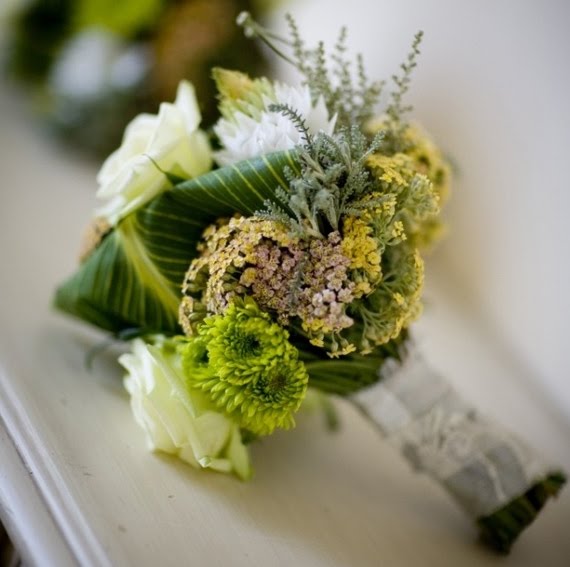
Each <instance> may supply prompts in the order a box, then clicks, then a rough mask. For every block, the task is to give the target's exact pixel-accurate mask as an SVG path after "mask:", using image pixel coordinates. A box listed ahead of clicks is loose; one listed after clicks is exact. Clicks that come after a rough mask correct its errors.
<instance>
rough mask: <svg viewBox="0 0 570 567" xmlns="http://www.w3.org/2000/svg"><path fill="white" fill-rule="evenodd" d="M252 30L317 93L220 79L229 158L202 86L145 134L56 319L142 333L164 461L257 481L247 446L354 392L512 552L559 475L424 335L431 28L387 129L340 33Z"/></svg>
mask: <svg viewBox="0 0 570 567" xmlns="http://www.w3.org/2000/svg"><path fill="white" fill-rule="evenodd" d="M238 22H239V23H240V24H241V25H243V26H244V28H245V31H246V34H247V35H250V36H257V37H259V38H260V39H262V40H263V41H265V42H266V43H267V44H268V45H269V46H270V47H271V48H272V49H274V50H275V51H277V52H278V53H279V54H280V55H281V56H283V57H285V58H286V59H287V60H289V61H290V62H291V63H292V64H293V65H294V66H295V67H296V68H297V70H298V71H299V73H300V75H301V78H302V83H301V85H300V86H292V85H287V84H282V83H279V82H274V81H270V80H269V79H267V78H264V77H261V78H250V77H249V76H247V75H245V74H243V73H241V72H239V71H233V70H227V69H221V68H217V69H214V70H213V76H214V79H215V83H216V86H217V90H218V100H219V110H220V114H221V118H220V120H219V121H218V122H217V123H216V125H215V126H214V129H213V131H214V135H215V140H214V144H211V142H210V139H209V138H208V136H207V135H206V133H205V132H203V131H202V130H201V129H200V120H201V116H200V112H199V109H198V104H197V102H196V98H195V94H194V89H193V87H192V85H190V84H189V83H187V82H182V83H181V84H180V86H179V88H178V93H177V97H176V100H175V102H174V103H172V104H170V103H163V104H162V105H161V107H160V110H159V112H158V114H157V115H148V114H145V115H140V116H139V117H137V118H136V119H135V120H134V121H133V122H131V124H130V125H129V126H128V128H127V130H126V132H125V136H124V138H123V143H122V145H121V147H120V148H119V149H118V150H117V151H116V152H115V153H114V154H112V155H111V156H110V157H109V158H108V159H107V161H106V162H105V164H104V165H103V167H102V169H101V172H100V174H99V179H98V180H99V184H100V189H99V197H101V198H102V200H103V201H104V203H103V204H102V206H101V208H100V210H99V211H98V212H97V215H96V218H95V220H94V221H93V224H92V226H91V229H90V231H89V233H88V236H87V239H86V242H85V245H84V249H83V253H82V258H83V262H82V265H81V266H80V268H79V270H78V271H77V273H76V274H75V275H74V276H73V277H72V278H71V279H70V280H68V281H67V282H66V283H65V284H64V285H63V286H62V287H61V288H60V289H59V290H58V292H57V295H56V304H57V306H58V307H59V308H60V309H62V310H64V311H66V312H68V313H70V314H73V315H75V316H77V317H80V318H82V319H84V320H86V321H88V322H90V323H92V324H95V325H97V326H99V327H100V328H102V329H105V330H107V331H110V332H112V333H114V334H115V335H116V336H118V337H119V338H122V339H133V343H132V352H131V353H129V354H125V355H123V356H122V357H121V358H120V362H121V364H122V365H123V366H124V367H125V369H126V370H127V376H126V378H125V386H126V388H127V390H128V391H129V393H130V394H131V401H132V409H133V412H134V415H135V418H136V420H137V422H138V423H139V424H140V425H141V427H142V428H143V429H144V430H145V432H146V435H147V439H148V442H149V446H150V447H151V448H152V449H158V450H162V451H166V452H169V453H174V454H176V455H178V456H179V457H180V458H182V459H183V460H185V461H187V462H188V463H190V464H192V465H193V466H196V467H202V468H212V469H215V470H218V471H225V472H234V473H235V474H236V475H238V476H239V477H241V478H247V477H249V476H250V474H251V465H250V462H249V457H248V451H247V444H248V443H250V442H252V441H253V440H255V439H256V438H258V437H262V436H267V435H270V434H271V433H273V432H274V431H275V430H276V429H278V428H281V429H289V428H291V427H293V426H294V424H295V414H296V412H297V411H298V410H299V408H300V406H301V404H302V403H303V400H304V399H305V397H306V395H307V390H308V388H309V387H310V388H314V389H318V390H320V391H322V392H325V393H328V394H335V395H339V396H343V397H348V398H349V399H350V400H351V401H353V402H354V403H355V404H357V406H358V407H359V408H361V409H362V410H363V411H364V413H365V415H367V416H368V417H369V418H370V419H371V420H372V421H373V422H374V423H375V424H376V425H377V426H378V427H379V428H380V430H381V431H382V432H383V433H384V434H385V435H386V436H387V437H388V438H389V439H390V440H391V441H392V442H393V443H394V444H395V445H396V446H397V447H399V448H400V449H401V451H402V453H403V455H404V456H405V457H406V458H407V459H408V460H409V461H410V462H411V463H412V464H413V465H414V466H415V467H417V468H418V469H420V470H423V471H424V472H427V473H428V474H430V475H431V476H432V477H433V478H435V479H436V480H437V481H438V482H440V483H441V484H442V486H444V487H445V488H446V489H447V490H448V491H449V492H450V493H451V494H452V495H453V496H454V498H456V499H457V500H458V502H459V504H460V505H461V506H462V507H463V508H464V509H465V510H466V511H467V512H468V513H469V514H470V515H471V516H472V517H473V518H474V519H476V520H477V522H478V524H479V526H480V528H481V533H482V535H483V537H484V538H485V540H486V541H487V542H488V543H490V544H491V545H492V546H493V547H495V548H497V549H499V550H501V551H505V550H508V548H509V547H510V545H511V543H512V542H513V541H514V539H515V538H516V537H517V536H518V534H519V533H520V531H521V530H522V529H523V528H524V527H525V526H526V525H528V524H529V523H530V522H531V521H532V520H533V519H534V517H535V516H536V514H537V513H538V511H539V510H540V508H541V507H542V505H543V504H544V502H545V501H546V499H547V498H548V497H549V496H551V495H553V494H555V493H556V492H557V491H558V489H559V488H560V486H561V484H562V483H563V481H564V477H563V475H562V474H561V473H559V472H558V471H557V470H556V469H552V470H551V469H550V468H548V467H546V466H544V465H543V464H542V461H541V460H540V459H539V458H537V457H536V455H535V454H534V452H533V451H530V450H527V449H526V447H524V444H523V443H521V442H520V441H519V440H517V439H516V438H515V437H513V436H511V435H509V434H506V433H505V432H504V431H503V430H502V429H501V428H499V427H497V426H495V425H493V424H491V423H489V422H488V421H487V420H485V419H484V418H482V417H480V416H479V415H478V414H477V412H476V411H475V410H474V409H473V408H472V407H471V406H470V405H469V404H466V403H464V402H463V401H462V400H461V399H460V398H459V397H458V396H457V395H456V394H455V393H454V392H453V391H452V389H451V388H449V386H448V385H447V384H446V383H445V382H444V381H443V380H441V378H439V377H437V376H436V375H434V374H433V373H432V372H430V371H429V370H428V369H427V368H426V367H425V365H424V363H423V362H422V359H421V357H420V356H418V355H417V353H416V352H415V351H414V348H413V345H412V344H411V341H410V339H409V333H408V328H409V326H410V325H411V323H412V322H413V321H414V320H416V319H417V318H418V317H419V316H420V314H421V311H422V302H421V295H422V287H423V281H424V264H423V259H422V252H423V250H425V249H426V248H427V247H429V246H430V245H432V244H433V242H434V241H435V240H436V239H437V237H438V235H439V234H440V232H441V225H440V221H439V212H440V208H441V206H442V205H443V203H444V202H445V200H446V198H447V195H448V188H449V181H450V168H449V165H448V164H447V162H446V161H445V159H444V158H443V156H442V154H441V152H440V151H439V150H438V148H437V147H436V146H435V145H434V143H433V142H432V141H431V139H430V138H429V137H428V136H427V135H426V134H425V133H424V132H423V131H422V130H421V128H419V127H418V126H415V125H412V124H410V123H408V122H407V120H406V116H407V113H408V111H409V108H408V107H407V106H405V105H404V102H403V97H404V95H405V93H406V91H407V90H408V87H409V84H410V76H411V73H412V71H413V69H414V67H415V65H416V57H417V55H418V53H419V51H418V47H419V44H420V41H421V34H417V36H416V38H415V40H414V42H413V45H412V50H411V52H410V54H409V56H408V58H407V60H406V61H405V63H404V64H403V65H402V67H401V73H400V74H399V75H397V76H395V77H393V81H394V88H393V89H392V90H391V92H389V93H388V102H387V104H386V105H385V108H384V110H383V112H381V113H379V114H378V113H377V110H376V106H377V105H378V103H379V100H380V94H381V90H382V84H381V83H376V82H371V81H369V80H368V78H367V75H366V72H365V68H364V65H363V62H362V60H361V59H360V58H358V59H357V61H356V62H354V63H353V62H351V61H349V60H348V58H347V57H346V45H345V39H346V37H345V33H344V31H343V32H342V33H341V35H340V37H339V40H338V42H337V44H336V46H335V47H334V50H333V51H332V54H330V55H329V54H328V53H327V52H326V51H325V48H324V46H323V45H322V44H319V45H318V46H317V47H316V48H308V47H307V46H306V45H305V43H304V41H303V40H302V38H301V36H300V34H299V32H298V30H297V27H296V25H295V23H294V21H293V20H292V19H291V18H290V19H289V27H290V38H289V39H282V38H279V37H276V36H275V35H274V34H272V33H271V32H269V31H267V30H265V29H263V28H262V27H261V26H259V25H258V24H257V23H256V22H255V21H254V20H253V19H252V18H251V16H249V14H247V13H244V14H242V15H240V17H239V19H238ZM282 45H284V46H285V47H284V49H285V50H286V51H287V53H283V52H282ZM134 337H136V338H134Z"/></svg>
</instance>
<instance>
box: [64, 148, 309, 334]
mask: <svg viewBox="0 0 570 567" xmlns="http://www.w3.org/2000/svg"><path fill="white" fill-rule="evenodd" d="M285 167H290V168H291V169H293V171H296V172H298V170H299V166H298V164H297V162H296V159H295V152H292V151H285V152H277V153H273V154H268V155H265V156H262V157H260V158H256V159H253V160H247V161H242V162H239V163H236V164H234V165H231V166H227V167H224V168H221V169H217V170H214V171H211V172H209V173H207V174H205V175H202V176H200V177H198V178H195V179H191V180H189V181H184V182H183V183H180V184H178V185H176V186H175V187H174V188H173V189H171V190H167V191H165V192H164V193H162V194H161V195H159V196H158V197H156V198H155V199H153V200H152V201H151V202H150V203H149V204H147V205H146V206H144V207H143V208H141V209H140V210H138V211H136V212H135V213H132V214H131V215H129V216H128V217H126V218H125V219H123V220H122V221H121V222H120V223H119V224H118V225H117V227H116V228H115V229H114V230H113V231H112V232H111V233H110V234H108V235H107V236H106V237H105V238H104V240H103V242H102V243H101V244H100V245H99V246H98V248H97V249H96V250H94V251H93V252H92V253H91V255H90V256H89V257H88V258H87V260H86V261H85V262H84V263H83V264H82V265H81V266H80V267H79V269H78V270H77V272H76V273H75V274H74V275H73V276H72V277H71V278H70V279H69V280H67V281H66V282H65V283H64V284H63V285H62V286H61V287H60V288H59V289H58V290H57V292H56V296H55V305H56V307H57V308H59V309H61V310H62V311H64V312H66V313H68V314H71V315H74V316H76V317H79V318H80V319H83V320H84V321H87V322H89V323H91V324H94V325H96V326H98V327H100V328H102V329H105V330H107V331H111V332H113V333H120V332H121V331H123V330H125V329H128V328H133V327H136V328H140V329H141V330H142V331H148V332H161V333H166V334H169V333H177V332H180V329H179V326H178V303H179V301H180V298H181V285H182V280H183V278H184V274H185V273H186V270H187V269H188V266H189V264H190V262H191V261H192V259H193V258H195V256H196V254H197V250H196V246H197V244H198V242H199V241H200V239H201V236H202V233H203V231H204V229H205V228H206V227H207V226H208V225H209V224H210V223H212V222H214V221H215V220H216V219H217V218H220V217H228V216H231V215H233V214H235V213H240V214H244V215H251V214H253V213H254V212H255V211H257V210H259V209H261V208H262V207H263V203H264V201H265V200H267V199H273V198H274V195H275V191H276V189H277V188H278V187H282V188H284V189H287V187H288V183H287V180H286V178H285V176H284V173H283V171H284V169H285Z"/></svg>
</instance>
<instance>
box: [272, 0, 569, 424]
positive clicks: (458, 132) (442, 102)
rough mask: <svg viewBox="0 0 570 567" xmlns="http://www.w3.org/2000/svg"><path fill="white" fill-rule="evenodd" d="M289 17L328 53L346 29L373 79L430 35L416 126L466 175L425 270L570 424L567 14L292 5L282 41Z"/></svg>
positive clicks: (473, 5)
mask: <svg viewBox="0 0 570 567" xmlns="http://www.w3.org/2000/svg"><path fill="white" fill-rule="evenodd" d="M283 12H291V13H293V14H294V15H295V17H296V19H297V21H298V24H299V26H300V28H301V31H302V33H303V34H304V36H305V37H307V38H313V39H314V41H317V40H318V39H323V40H325V42H327V43H328V44H329V45H332V44H333V43H334V40H335V38H336V34H337V31H338V29H339V28H340V27H341V26H342V25H346V26H348V29H349V44H350V46H351V48H353V49H354V50H355V51H358V52H362V53H363V54H364V56H365V61H366V64H367V67H368V69H369V71H370V75H371V76H372V77H375V78H376V77H378V78H388V77H390V76H391V74H393V73H394V71H396V70H397V68H398V65H399V64H400V62H401V61H403V59H404V57H405V55H406V54H407V53H408V51H409V46H410V43H411V40H412V37H413V35H414V33H415V32H416V31H417V30H420V29H422V30H424V32H425V36H424V41H423V46H422V55H421V57H420V61H419V66H418V68H417V69H416V72H415V75H414V79H413V84H412V89H411V92H410V95H409V100H410V102H411V103H413V104H414V107H415V109H414V112H413V116H414V118H416V119H417V120H418V121H420V122H421V123H422V124H423V125H424V126H425V127H426V128H427V129H428V130H429V131H430V132H431V133H432V135H433V136H434V138H435V139H436V141H437V142H438V143H439V145H440V146H441V147H442V148H443V149H444V150H445V151H446V152H447V153H449V154H450V155H451V156H452V157H453V160H454V161H455V162H456V163H457V166H458V167H459V170H460V172H459V174H458V175H457V176H456V179H455V182H454V193H453V197H452V200H451V202H450V203H449V205H448V207H447V218H448V221H449V225H450V232H449V236H448V238H447V240H446V241H445V242H444V244H443V245H440V248H439V249H438V250H437V252H436V254H435V255H434V257H433V258H432V263H431V270H432V271H434V270H437V271H439V272H443V273H444V274H445V277H446V278H451V279H452V280H453V284H454V285H455V286H456V287H457V290H458V293H460V294H462V295H463V297H464V300H465V301H466V302H470V303H472V304H473V305H475V306H476V307H477V309H480V310H481V312H482V315H483V317H484V318H485V319H486V320H487V322H488V332H489V334H490V336H491V337H492V338H493V340H496V341H502V343H503V345H502V346H503V348H505V349H508V350H510V351H511V353H512V354H513V355H515V356H516V357H517V358H518V360H519V361H520V362H521V363H522V364H523V365H524V366H525V367H526V369H527V370H528V373H527V374H529V375H532V376H534V378H535V379H536V380H537V381H538V382H539V383H541V384H542V385H543V386H544V387H545V388H546V390H547V392H548V395H549V396H550V397H551V398H552V400H553V401H554V402H555V403H556V404H557V405H558V407H559V408H561V409H562V411H563V412H564V413H565V414H566V415H567V416H570V356H569V352H568V347H567V342H568V336H569V332H568V325H569V322H570V299H569V295H570V293H569V292H570V254H569V252H568V248H569V247H570V236H569V232H568V230H569V224H570V221H569V220H568V219H567V217H568V215H569V213H570V188H569V187H568V185H569V183H568V180H569V175H568V173H567V171H568V167H569V162H570V156H569V153H570V109H569V103H568V92H569V90H570V64H569V63H568V58H569V56H570V33H569V32H568V29H569V26H570V2H568V1H564V0H560V1H556V0H551V1H544V2H538V1H532V0H526V1H521V0H501V1H491V0H485V1H482V2H467V1H457V0H455V1H454V0H431V1H429V2H426V1H422V0H400V1H398V2H395V1H389V0H350V2H346V1H342V0H299V1H297V2H295V1H292V2H286V3H284V5H283V6H282V7H281V9H280V10H279V11H278V13H277V14H276V17H275V19H274V22H275V24H274V25H275V26H276V27H279V28H280V29H282V30H283V29H284V25H283V22H282V19H281V16H280V15H281V14H282V13H283ZM281 72H282V74H283V75H284V76H290V69H288V68H287V64H282V70H281Z"/></svg>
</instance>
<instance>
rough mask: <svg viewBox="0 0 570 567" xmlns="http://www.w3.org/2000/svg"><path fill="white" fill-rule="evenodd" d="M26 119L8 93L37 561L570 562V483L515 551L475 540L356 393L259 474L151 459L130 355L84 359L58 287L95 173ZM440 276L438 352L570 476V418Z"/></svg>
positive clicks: (16, 462)
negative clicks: (127, 383)
mask: <svg viewBox="0 0 570 567" xmlns="http://www.w3.org/2000/svg"><path fill="white" fill-rule="evenodd" d="M23 115H24V112H23V110H22V108H21V106H20V103H18V102H17V101H16V99H15V97H14V96H13V95H11V96H9V95H6V94H5V93H4V94H2V93H0V117H1V128H0V142H1V145H0V147H1V148H2V151H1V152H0V175H1V184H2V185H1V190H0V293H1V296H0V368H1V371H0V414H1V416H2V420H3V422H4V426H5V432H0V459H1V465H0V466H1V474H0V501H1V503H2V508H1V510H2V512H0V513H1V514H2V519H3V521H6V522H7V524H8V527H9V529H10V530H11V532H12V534H15V536H16V539H17V541H18V542H21V543H22V545H24V546H25V552H26V554H27V556H28V558H29V559H30V560H31V562H32V563H36V564H38V565H65V564H67V563H73V562H76V563H79V564H81V565H137V566H140V565H143V566H144V565H163V566H167V565H212V566H217V565H219V566H228V565H232V566H242V565H243V566H246V565H247V566H250V565H260V566H273V565H280V566H281V565H282V566H289V565H303V566H305V565H311V566H347V565H350V566H377V565H389V566H408V565H425V566H431V565H433V566H438V567H441V566H446V565H450V566H456V565H462V566H487V565H498V564H501V565H504V566H515V565H516V566H517V567H519V566H525V565H529V566H531V565H533V566H534V565H541V566H557V565H560V566H562V565H568V564H569V563H570V539H569V538H568V537H567V534H568V526H569V525H570V490H566V491H565V492H564V493H563V495H562V497H561V498H560V499H559V500H558V501H557V502H554V503H551V504H550V505H549V506H548V507H547V509H546V510H545V512H544V514H543V516H542V517H541V518H540V519H539V521H538V522H537V523H536V524H535V525H534V526H533V527H532V528H531V529H529V530H528V532H527V533H525V534H524V536H523V537H522V539H521V540H520V541H519V543H518V544H517V546H516V547H515V549H514V551H513V553H512V555H511V556H510V557H508V558H507V559H499V558H497V557H496V556H494V555H493V554H491V553H490V552H488V551H487V550H485V549H483V548H481V547H479V546H478V545H477V544H476V543H475V542H474V536H475V531H474V529H473V527H472V526H471V525H470V523H469V521H468V520H466V519H465V518H464V517H463V516H462V514H461V513H460V512H459V511H458V510H457V509H456V508H455V505H454V504H453V502H451V501H450V500H449V498H448V497H447V495H445V494H443V493H442V492H441V491H440V490H439V489H438V488H437V487H436V486H434V485H433V484H432V483H431V481H430V480H428V479H425V478H422V477H418V476H416V475H415V474H414V473H412V472H411V471H410V470H408V468H407V466H406V465H405V464H404V463H403V462H402V460H401V459H400V457H399V456H398V455H397V454H395V453H394V452H393V450H392V449H391V448H390V447H388V446H387V445H386V444H385V443H384V442H383V441H382V439H380V438H379V437H378V435H377V434H376V432H375V430H374V429H373V428H372V427H371V426H370V425H369V424H368V423H366V422H365V421H364V420H363V418H362V417H361V416H360V415H358V414H357V413H356V412H355V411H354V410H353V409H352V408H350V407H348V406H347V405H346V404H342V403H341V404H339V408H340V411H341V416H342V420H343V429H342V431H341V432H340V433H338V434H336V435H331V434H329V433H327V432H326V431H325V430H324V427H323V426H322V424H321V423H320V421H319V420H318V419H317V418H316V417H314V416H313V417H305V418H302V419H299V422H300V423H299V427H298V428H297V429H296V430H294V431H292V432H289V433H280V434H277V435H275V436H274V437H273V438H269V439H266V440H264V441H263V442H262V443H258V444H257V445H256V446H255V447H254V448H253V459H254V464H255V469H256V476H255V478H254V479H253V481H251V482H249V483H241V482H239V481H237V480H235V479H234V478H230V477H226V476H223V475H220V474H215V473H208V472H198V471H195V470H193V469H191V468H189V467H187V466H185V465H183V464H181V463H178V462H176V461H174V460H172V459H169V458H167V457H158V456H155V455H151V454H149V453H147V451H146V449H145V447H144V441H143V437H142V435H141V432H140V431H139V430H138V429H137V427H136V425H135V424H134V422H133V420H132V419H131V415H130V409H129V405H128V401H127V397H126V395H125V393H124V392H123V390H122V386H121V372H120V370H119V369H118V367H117V366H116V364H115V362H114V358H113V356H112V355H111V354H108V355H105V356H102V357H101V358H99V359H98V360H97V361H96V363H95V367H94V370H93V371H92V372H91V373H89V372H88V371H87V370H86V369H85V366H84V357H85V353H86V352H87V350H88V349H89V348H90V347H91V346H93V345H94V344H96V343H97V341H98V340H100V338H101V335H99V334H98V333H97V332H93V331H92V330H89V329H87V328H86V327H84V326H82V325H80V324H77V323H75V322H72V321H70V320H67V319H65V318H64V317H63V316H60V315H59V314H56V313H54V312H52V311H51V309H50V298H51V294H52V290H53V288H54V286H55V285H56V284H57V283H58V282H59V281H60V280H61V279H62V278H64V277H65V276H66V275H68V274H69V273H70V272H71V271H72V269H73V267H74V257H75V253H76V250H77V247H78V236H79V233H80V231H81V228H82V226H83V224H84V222H85V220H86V219H87V218H88V216H89V214H90V210H91V207H92V205H93V201H92V192H93V190H94V172H95V170H94V169H93V168H92V167H91V166H88V165H86V164H82V163H80V162H78V161H76V159H75V158H76V156H72V155H67V154H66V152H65V151H64V150H62V149H60V148H57V147H55V146H54V145H53V144H51V143H50V142H49V141H48V140H47V139H45V138H41V137H38V133H37V132H36V131H34V130H33V129H32V127H31V126H30V125H29V124H28V122H27V121H26V120H24V118H23ZM429 277H430V289H429V291H428V301H429V306H428V309H427V311H426V316H425V318H424V319H423V321H422V322H421V323H420V324H419V325H418V336H419V339H420V342H421V344H422V345H423V348H424V349H425V350H424V352H425V354H426V356H427V358H428V359H429V360H431V362H432V363H433V364H434V366H436V367H437V368H438V369H440V370H442V371H443V372H445V373H446V375H448V376H449V377H450V379H452V380H453V381H454V382H455V383H456V384H457V385H458V387H459V388H460V389H461V391H462V392H464V393H465V395H467V396H470V397H471V398H472V399H473V400H474V401H476V402H477V403H478V404H479V405H480V407H482V408H483V409H485V410H486V411H487V412H488V413H489V414H491V415H495V416H500V418H501V419H502V421H503V422H505V423H507V424H509V425H510V426H511V427H513V428H516V429H517V430H519V431H520V433H521V434H522V435H524V436H526V437H527V438H528V439H529V440H530V441H532V442H533V443H534V444H535V445H537V446H539V447H541V448H542V450H543V451H544V453H545V454H546V455H547V456H548V457H550V458H552V459H553V460H554V461H558V462H560V463H561V464H563V465H565V466H566V468H567V469H568V470H570V451H569V434H570V427H569V424H568V423H566V422H564V421H563V419H562V418H561V417H560V416H559V415H558V414H556V412H555V411H554V410H553V408H552V407H551V406H549V405H548V403H547V402H546V401H545V399H544V398H543V396H542V393H541V392H540V391H538V390H537V389H536V387H534V388H533V387H532V386H530V381H528V380H527V376H526V375H525V374H526V370H525V369H524V368H521V367H520V365H519V364H518V362H517V361H516V360H514V359H512V358H511V357H510V356H509V352H506V351H504V350H502V349H501V343H500V337H497V336H495V335H494V332H493V330H492V329H491V330H489V329H487V328H486V327H485V324H484V322H482V321H480V320H479V318H478V315H477V312H476V311H477V309H476V306H471V307H469V306H468V298H464V297H462V294H461V290H460V289H457V288H454V286H453V284H452V276H451V275H450V274H448V273H446V272H445V270H444V269H442V268H441V267H440V266H438V265H437V263H436V264H433V265H432V266H431V273H430V275H429ZM8 436H9V438H10V439H11V442H9V439H8ZM14 446H15V447H16V448H17V451H18V453H19V456H18V454H17V453H16V451H15V450H14ZM24 463H25V465H24Z"/></svg>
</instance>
